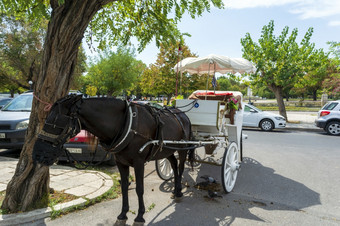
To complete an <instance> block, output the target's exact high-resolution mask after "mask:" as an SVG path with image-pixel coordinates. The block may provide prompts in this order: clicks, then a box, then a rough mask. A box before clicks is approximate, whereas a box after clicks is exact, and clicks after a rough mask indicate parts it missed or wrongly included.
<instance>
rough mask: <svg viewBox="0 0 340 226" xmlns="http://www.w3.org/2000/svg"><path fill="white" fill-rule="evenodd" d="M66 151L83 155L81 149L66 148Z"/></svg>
mask: <svg viewBox="0 0 340 226" xmlns="http://www.w3.org/2000/svg"><path fill="white" fill-rule="evenodd" d="M66 150H68V151H69V152H70V153H77V154H81V153H82V149H81V148H66Z"/></svg>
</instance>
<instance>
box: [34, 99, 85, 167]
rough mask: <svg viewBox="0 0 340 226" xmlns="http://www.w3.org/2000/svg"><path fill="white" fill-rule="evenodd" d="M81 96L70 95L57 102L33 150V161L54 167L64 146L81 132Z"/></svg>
mask: <svg viewBox="0 0 340 226" xmlns="http://www.w3.org/2000/svg"><path fill="white" fill-rule="evenodd" d="M81 100H82V96H81V95H75V94H73V95H68V96H66V97H63V98H61V99H59V100H58V101H57V102H55V103H54V104H53V106H52V108H51V111H50V113H49V115H48V116H47V119H46V121H45V124H44V127H43V129H42V131H41V132H40V133H39V135H38V139H37V141H36V143H35V145H34V148H33V160H34V162H39V163H41V164H44V165H48V166H49V165H52V164H53V163H54V162H55V161H56V160H57V158H58V157H59V156H60V155H61V154H62V148H63V144H64V143H65V142H66V141H67V140H68V139H69V138H71V137H74V136H75V135H77V134H78V133H79V132H80V129H81V126H80V122H79V119H78V116H77V114H78V110H79V107H80V104H81V103H82V101H81Z"/></svg>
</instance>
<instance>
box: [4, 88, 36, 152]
mask: <svg viewBox="0 0 340 226" xmlns="http://www.w3.org/2000/svg"><path fill="white" fill-rule="evenodd" d="M32 100H33V95H32V93H24V94H21V95H19V96H17V97H16V98H14V99H13V100H12V101H11V102H10V103H8V104H7V105H6V106H5V107H3V108H2V109H1V111H0V148H4V149H8V148H13V149H21V148H22V146H23V144H24V139H25V134H26V130H27V127H28V122H29V117H30V114H31V108H32Z"/></svg>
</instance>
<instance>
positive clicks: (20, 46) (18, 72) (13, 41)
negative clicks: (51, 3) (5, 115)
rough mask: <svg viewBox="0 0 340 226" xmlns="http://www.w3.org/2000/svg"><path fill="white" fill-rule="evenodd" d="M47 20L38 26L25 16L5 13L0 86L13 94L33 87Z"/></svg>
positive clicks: (0, 28) (0, 36) (0, 37)
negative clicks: (32, 81)
mask: <svg viewBox="0 0 340 226" xmlns="http://www.w3.org/2000/svg"><path fill="white" fill-rule="evenodd" d="M46 27H47V24H46V23H43V24H42V26H40V27H39V28H38V29H35V28H34V27H33V26H32V24H31V23H29V22H27V21H25V20H16V19H15V17H12V16H10V17H7V16H5V15H2V17H1V24H0V59H1V60H0V90H2V91H10V92H11V94H12V96H13V94H14V93H15V92H20V91H23V90H27V89H29V88H30V86H29V84H28V82H29V81H30V80H32V78H33V76H36V75H37V74H38V69H39V66H40V61H41V54H42V48H43V43H42V42H43V37H44V36H45V30H46Z"/></svg>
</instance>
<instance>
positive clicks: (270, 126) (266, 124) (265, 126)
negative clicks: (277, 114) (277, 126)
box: [260, 119, 274, 131]
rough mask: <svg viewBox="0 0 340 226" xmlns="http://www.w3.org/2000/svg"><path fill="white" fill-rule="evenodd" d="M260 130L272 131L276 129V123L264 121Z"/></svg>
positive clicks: (268, 120)
mask: <svg viewBox="0 0 340 226" xmlns="http://www.w3.org/2000/svg"><path fill="white" fill-rule="evenodd" d="M260 128H261V129H262V130H264V131H271V130H273V129H274V123H273V121H272V120H270V119H262V120H261V122H260Z"/></svg>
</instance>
